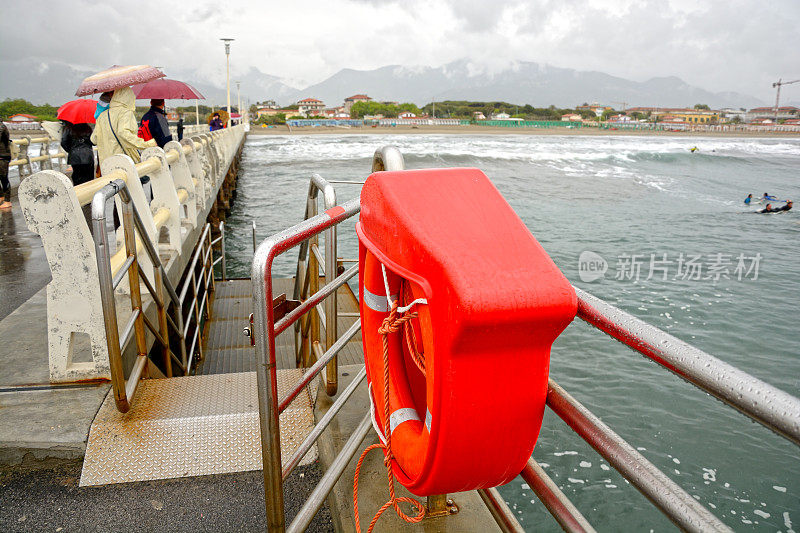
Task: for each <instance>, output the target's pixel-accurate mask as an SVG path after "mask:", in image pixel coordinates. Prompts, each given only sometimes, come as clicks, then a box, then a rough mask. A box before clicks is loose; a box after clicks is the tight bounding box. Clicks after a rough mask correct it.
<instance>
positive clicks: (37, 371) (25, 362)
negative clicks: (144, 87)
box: [0, 131, 243, 466]
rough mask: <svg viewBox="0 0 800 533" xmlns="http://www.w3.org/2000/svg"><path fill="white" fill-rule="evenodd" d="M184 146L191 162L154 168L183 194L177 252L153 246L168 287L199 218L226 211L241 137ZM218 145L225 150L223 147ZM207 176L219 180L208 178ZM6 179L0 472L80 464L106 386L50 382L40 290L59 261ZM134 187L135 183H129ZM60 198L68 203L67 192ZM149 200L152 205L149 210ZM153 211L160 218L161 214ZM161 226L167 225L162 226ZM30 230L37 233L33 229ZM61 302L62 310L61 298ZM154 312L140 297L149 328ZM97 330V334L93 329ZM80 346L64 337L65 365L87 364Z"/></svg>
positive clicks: (48, 337) (0, 286) (0, 267)
mask: <svg viewBox="0 0 800 533" xmlns="http://www.w3.org/2000/svg"><path fill="white" fill-rule="evenodd" d="M225 135H227V136H225ZM231 135H236V136H237V138H238V139H239V140H238V141H236V143H237V144H230V142H229V141H230V140H232V139H233V137H230V136H231ZM226 139H228V140H226ZM191 142H192V143H194V146H193V147H192V153H191V154H190V155H192V156H193V157H196V159H195V160H192V161H189V160H188V159H186V160H184V159H183V156H182V155H181V156H180V158H178V159H177V160H176V161H175V162H174V163H170V167H169V168H167V167H166V163H162V164H161V169H162V170H161V171H168V172H167V173H166V174H165V177H163V178H161V179H162V181H163V180H166V181H164V184H165V185H166V184H167V183H169V184H172V183H173V182H174V183H175V185H170V186H171V187H173V189H172V190H173V192H172V194H173V195H175V194H176V193H175V192H174V191H175V188H176V187H178V186H181V187H183V188H182V189H179V192H180V191H183V192H182V195H183V196H179V197H178V198H180V199H181V201H182V202H183V203H182V204H181V205H180V209H181V211H180V214H179V212H178V210H177V209H178V204H176V208H175V210H173V211H170V217H176V218H175V224H176V226H175V227H177V228H178V231H179V233H180V235H179V239H180V242H179V244H178V246H177V248H176V247H174V246H173V247H172V248H171V249H170V248H167V247H166V245H165V244H162V245H161V246H160V248H161V254H162V260H164V261H166V265H167V277H169V278H170V280H171V281H172V283H173V284H174V285H176V286H177V285H178V281H179V280H180V279H181V277H182V275H183V273H184V271H185V269H186V266H187V264H188V263H189V261H190V260H191V257H192V252H193V250H194V248H195V245H196V244H197V242H198V239H199V238H200V235H201V234H202V231H203V227H204V224H205V222H206V220H209V219H211V218H212V217H211V216H210V213H211V212H212V211H214V212H215V213H217V217H216V218H217V219H219V218H223V219H224V216H225V213H226V211H227V210H228V209H230V199H231V197H232V192H231V191H228V190H226V189H227V188H228V187H235V183H236V180H235V173H236V170H237V169H238V159H239V157H240V155H241V150H242V146H243V132H242V131H231V132H230V134H222V133H220V134H217V135H209V134H204V135H202V136H199V137H197V138H195V140H193V141H191ZM223 142H225V143H226V144H225V146H224V147H223V146H222V143H223ZM217 144H219V146H217ZM175 145H176V147H174V148H173V154H174V151H175V150H183V148H184V147H186V146H187V145H186V144H185V143H184V144H183V145H178V144H177V143H175ZM195 146H198V147H202V149H203V150H205V151H206V153H201V152H200V151H199V150H198V151H197V156H195V155H194V151H195ZM159 150H160V149H159ZM187 150H188V148H187ZM160 153H161V154H163V153H164V152H160ZM161 157H163V155H162V156H161ZM200 158H202V161H201V159H200ZM162 161H163V160H162ZM190 163H191V164H190ZM223 165H224V167H223ZM189 170H191V172H192V174H191V175H189V173H188V172H189ZM48 172H53V171H48ZM180 172H184V174H183V176H185V177H184V178H183V179H184V182H183V183H184V185H178V184H179V183H180V181H179V180H180V174H179V173H180ZM203 173H206V174H203ZM211 173H213V174H211ZM217 175H218V176H219V178H217V177H215V176H217ZM204 176H207V177H204ZM36 179H38V178H37V175H32V176H27V177H24V178H23V180H24V181H27V180H36ZM187 179H194V182H195V185H196V187H197V189H196V191H195V185H192V184H190V183H187V182H186V180H187ZM12 180H13V185H14V189H15V190H14V194H13V196H12V202H13V207H12V209H11V210H10V211H3V212H0V229H2V231H0V239H2V240H0V368H2V371H0V465H17V466H18V465H21V464H30V465H32V466H36V464H37V463H41V464H45V465H46V464H49V463H51V462H52V460H57V461H62V460H76V459H81V458H82V457H83V454H84V451H85V446H86V440H87V436H88V433H89V427H90V425H91V423H92V420H93V419H94V417H95V414H96V413H97V411H98V409H99V407H100V405H101V404H102V403H103V400H104V398H105V397H106V395H107V393H108V391H109V389H110V385H109V381H108V379H107V377H105V376H104V375H102V374H98V375H97V377H96V378H95V377H91V376H89V377H88V378H85V379H79V380H72V381H70V380H64V379H60V380H54V377H53V359H52V357H53V353H52V350H53V330H52V327H53V324H52V323H50V320H49V316H48V313H52V312H53V310H52V309H50V308H49V306H50V305H51V302H49V301H50V300H52V296H53V295H52V294H48V284H50V285H52V284H53V283H54V279H53V276H52V274H51V272H52V271H53V270H52V269H53V268H54V267H53V265H54V264H59V262H60V261H61V260H63V259H61V258H58V257H51V258H48V257H47V254H46V250H47V246H46V245H44V246H43V241H46V239H48V238H52V236H48V235H42V237H40V236H39V235H37V234H36V233H34V232H32V231H30V230H29V229H28V228H29V225H30V219H31V217H34V218H35V217H37V216H39V215H38V214H37V213H36V212H35V210H32V209H31V207H32V206H35V205H36V204H35V203H34V204H30V205H29V209H28V211H27V212H25V209H23V208H24V205H25V201H24V199H22V201H21V199H20V194H22V193H20V194H18V189H19V179H18V178H17V179H15V180H14V179H13V174H12ZM136 182H137V183H136V185H138V179H136ZM129 183H130V182H129ZM212 187H213V190H211V188H212ZM187 190H188V193H187ZM68 192H69V191H68ZM206 192H208V193H209V194H210V195H211V198H210V201H209V200H208V199H207V198H206ZM70 194H72V195H73V198H74V194H75V193H71V192H70ZM220 199H225V200H226V203H225V207H222V206H221V205H220ZM157 201H158V196H156V202H157ZM156 202H154V205H156V206H157V205H158V204H157V203H156ZM162 205H163V204H162ZM156 208H158V207H156ZM144 209H147V210H148V212H147V213H146V215H148V216H150V213H149V206H147V207H144ZM161 209H162V211H163V207H162V208H161ZM193 209H196V217H197V218H196V219H195V220H192V219H191V218H187V216H188V215H190V214H192V213H193ZM140 212H142V211H141V206H140ZM23 213H24V215H25V216H23ZM77 213H80V211H77ZM178 216H180V221H179V222H178V219H177V217H178ZM26 218H27V219H28V220H26ZM69 223H70V224H78V229H80V228H79V224H83V225H84V230H83V231H85V227H86V222H85V220H84V219H83V217H82V216H78V215H76V216H74V217H71V219H70V220H69ZM169 224H172V222H168V224H167V225H169ZM38 227H39V228H40V229H41V227H42V226H41V225H39V226H38ZM75 233H76V234H77V233H78V232H77V231H76V232H75ZM67 250H69V248H67ZM163 254H166V255H163ZM85 260H87V265H88V266H92V263H93V262H95V261H96V260H95V259H94V257H91V258H87V259H85ZM54 262H55V263H54ZM65 281H66V283H67V286H68V284H69V279H68V278H67V279H65V280H60V283H61V284H63V283H64V282H65ZM98 283H99V282H98ZM120 298H121V299H120ZM118 299H120V302H122V303H118V305H117V307H118V309H120V313H121V315H120V316H121V318H120V319H119V320H120V322H121V324H123V325H124V323H125V322H124V320H125V317H126V316H127V315H130V300H129V299H128V303H127V310H126V309H125V308H124V306H123V304H124V301H125V296H124V295H123V296H122V297H120V296H118ZM66 303H67V305H69V300H67V301H66ZM75 303H76V304H78V303H80V302H78V301H76V302H75ZM154 307H155V306H154V304H153V302H152V298H151V297H150V296H149V294H148V295H146V298H145V301H144V309H143V311H144V312H145V314H146V315H148V316H149V317H150V319H151V320H153V321H155V320H156V318H155V310H154ZM77 318H80V317H77ZM48 324H50V325H49V326H48ZM100 327H101V328H102V322H101V324H100ZM153 340H154V339H153V337H152V336H150V337H149V343H150V344H152V342H153ZM89 342H90V340H89V338H88V336H85V335H73V337H72V339H70V343H71V344H72V346H71V347H70V350H71V351H70V354H71V355H70V357H71V358H72V360H73V363H78V364H81V363H84V362H85V361H89V362H91V360H92V354H94V355H96V349H97V348H96V346H95V342H97V339H93V340H92V345H91V346H90V344H89ZM103 342H104V341H103ZM129 346H132V345H129ZM126 355H127V357H128V359H129V362H128V363H127V364H126V365H125V366H126V367H128V368H130V366H132V361H131V360H130V358H131V357H135V355H136V354H135V350H128V352H126ZM87 357H88V359H87ZM148 376H152V377H162V375H161V373H160V371H159V370H158V368H157V367H156V366H155V365H152V364H151V365H147V369H146V372H145V375H144V377H148Z"/></svg>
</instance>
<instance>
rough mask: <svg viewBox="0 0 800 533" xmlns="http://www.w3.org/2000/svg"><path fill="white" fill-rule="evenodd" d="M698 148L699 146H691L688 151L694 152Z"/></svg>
mask: <svg viewBox="0 0 800 533" xmlns="http://www.w3.org/2000/svg"><path fill="white" fill-rule="evenodd" d="M699 149H700V148H698V147H697V146H692V147H691V148H689V151H690V152H692V153H695V152H696V151H698V150H699Z"/></svg>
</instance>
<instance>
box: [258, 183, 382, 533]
mask: <svg viewBox="0 0 800 533" xmlns="http://www.w3.org/2000/svg"><path fill="white" fill-rule="evenodd" d="M359 211H360V205H359V201H358V199H357V198H355V199H353V200H350V201H348V202H345V203H344V204H342V205H341V206H338V207H337V208H336V209H328V210H327V211H325V212H324V213H321V214H319V215H316V216H314V217H312V218H309V219H307V220H304V221H302V222H300V223H299V224H297V225H295V226H292V227H291V228H288V229H286V230H284V231H282V232H280V233H277V234H275V235H273V236H272V237H270V238H268V239H266V240H265V241H263V242H262V243H261V245H260V246H259V247H258V248H257V249H256V252H255V254H254V256H253V265H252V268H251V274H250V279H251V282H252V284H253V331H252V335H253V336H254V338H255V354H256V379H257V383H258V403H259V420H260V427H261V455H262V461H263V466H264V487H265V494H266V498H265V499H266V502H265V503H266V512H267V525H268V529H269V531H283V530H284V527H285V519H284V504H283V476H282V469H281V452H280V449H281V448H280V447H281V444H280V427H279V423H278V412H279V399H278V391H277V378H276V368H277V366H276V350H275V337H276V327H275V326H276V325H275V314H274V310H273V308H272V305H268V304H267V302H269V303H270V304H271V302H272V301H273V296H274V295H273V287H272V265H273V262H274V260H275V258H276V257H277V256H278V255H280V254H282V253H284V252H286V251H288V250H290V249H291V248H294V247H295V246H297V245H299V244H300V243H302V242H304V241H307V240H308V239H310V238H312V237H314V236H315V235H318V234H319V233H321V232H323V231H325V230H327V229H329V228H330V227H331V226H334V225H337V224H339V223H340V222H342V221H344V220H347V219H349V218H350V217H352V216H354V215H356V214H357V213H358V212H359ZM328 272H329V273H331V274H333V270H329V271H328ZM342 277H344V274H343V275H342ZM323 290H324V289H323ZM335 313H336V311H335V309H334V311H333V314H332V316H333V317H334V318H335V316H336V315H335ZM334 344H335V342H334V343H331V345H330V348H331V349H333V348H334V346H333V345H334ZM343 345H344V343H341V344H340V345H339V346H343ZM337 347H338V346H337ZM333 354H335V352H333ZM364 431H365V432H364V434H366V429H365V430H364ZM362 438H363V435H362ZM359 442H360V441H359Z"/></svg>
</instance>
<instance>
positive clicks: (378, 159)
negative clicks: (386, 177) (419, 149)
mask: <svg viewBox="0 0 800 533" xmlns="http://www.w3.org/2000/svg"><path fill="white" fill-rule="evenodd" d="M405 168H406V162H405V159H403V153H402V152H401V151H400V150H399V149H398V148H397V147H396V146H381V147H380V148H378V149H377V150H375V153H374V154H373V156H372V172H382V171H385V170H388V171H392V170H405Z"/></svg>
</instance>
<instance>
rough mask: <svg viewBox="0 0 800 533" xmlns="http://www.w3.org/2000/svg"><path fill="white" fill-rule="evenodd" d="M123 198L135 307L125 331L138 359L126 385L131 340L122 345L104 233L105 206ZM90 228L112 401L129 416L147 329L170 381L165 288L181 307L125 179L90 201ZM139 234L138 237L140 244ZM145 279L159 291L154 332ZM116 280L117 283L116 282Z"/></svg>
mask: <svg viewBox="0 0 800 533" xmlns="http://www.w3.org/2000/svg"><path fill="white" fill-rule="evenodd" d="M117 194H119V196H120V199H121V200H122V202H121V204H122V221H123V231H124V235H125V250H126V254H127V256H128V260H127V261H125V263H124V265H123V266H125V265H127V267H126V268H127V272H128V280H129V286H130V298H131V304H132V307H133V316H132V318H131V320H130V322H129V325H128V326H127V327H126V328H125V329H126V331H131V326H132V327H133V331H134V332H135V334H136V349H137V352H138V357H137V360H136V363H135V365H134V369H133V371H132V372H131V375H130V377H129V379H128V380H127V381H126V380H125V373H124V369H123V367H122V349H123V348H124V346H125V343H126V342H127V337H128V335H127V334H126V335H125V336H124V337H123V339H122V341H121V342H120V338H119V333H118V326H117V309H116V301H115V298H114V288H115V286H116V285H115V281H116V282H119V281H121V279H122V277H121V276H116V275H114V274H112V265H111V254H110V253H109V242H108V234H107V232H106V206H107V205H108V202H109V201H112V200H113V198H114V197H115V196H116V195H117ZM92 224H93V229H94V231H93V233H94V241H95V251H96V255H97V269H98V277H99V282H100V298H101V303H102V306H103V319H104V325H105V331H106V340H107V343H108V358H109V367H110V370H111V384H112V388H113V392H114V401H115V402H116V405H117V409H118V410H120V411H121V412H123V413H125V412H127V411H128V410H129V409H130V407H131V402H132V400H133V396H134V394H135V393H136V387H137V386H138V383H139V379H140V378H141V375H142V373H143V372H144V368H145V366H146V365H147V339H146V337H145V327H147V328H148V329H150V331H151V332H152V333H153V335H154V337H155V338H156V340H158V341H159V342H160V344H161V345H162V352H163V356H164V366H165V368H166V371H167V376H168V377H171V376H172V358H173V357H174V355H173V354H172V351H171V350H170V346H169V340H168V330H167V328H168V321H167V306H166V305H164V304H165V303H166V302H165V299H164V298H165V296H164V289H165V288H166V291H167V295H168V296H169V298H170V299H171V300H172V303H178V300H177V295H176V294H175V289H174V288H173V286H172V283H171V282H170V281H169V277H168V276H167V273H166V271H165V270H164V266H163V265H162V263H161V259H160V258H159V255H158V252H157V251H156V248H155V246H154V245H153V243H152V241H151V240H150V237H149V236H148V234H147V231H146V229H145V227H144V224H143V223H142V219H141V217H140V216H139V212H138V210H137V209H136V206H135V205H134V204H133V201H132V198H131V196H130V193H129V191H128V187H127V185H126V184H125V182H124V181H123V180H114V181H113V182H111V183H109V184H107V185H105V186H104V187H103V188H102V189H100V190H99V191H98V192H97V193H96V194H95V196H94V198H93V200H92ZM137 230H138V234H139V238H138V239H137V235H136V233H137ZM137 241H139V242H141V244H143V245H144V249H145V251H146V252H147V255H148V256H149V258H150V261H151V262H152V264H153V267H154V277H155V279H154V280H153V281H152V282H150V280H148V279H147V276H146V275H145V274H144V272H143V271H141V269H140V267H139V262H138V259H137V256H138V250H137V248H138V246H137V244H138V243H137ZM140 276H141V278H142V279H143V280H144V281H145V284H146V285H147V286H148V288H149V289H151V290H152V289H153V288H155V293H151V294H152V295H153V301H154V302H155V303H156V306H157V315H158V322H159V327H158V328H156V327H155V326H154V325H153V324H151V323H150V321H149V319H147V318H146V317H145V315H144V307H143V304H142V295H141V289H140V288H139V281H140ZM112 278H113V279H112ZM176 309H178V313H177V322H178V324H177V325H178V328H179V329H180V328H181V326H182V321H183V317H182V313H181V312H180V307H177V308H176ZM178 363H179V366H182V367H183V369H184V370H186V366H185V365H186V363H185V361H179V362H178Z"/></svg>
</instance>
